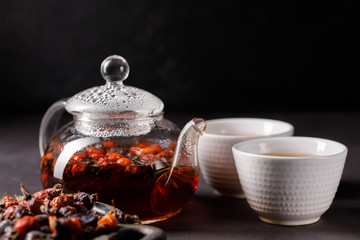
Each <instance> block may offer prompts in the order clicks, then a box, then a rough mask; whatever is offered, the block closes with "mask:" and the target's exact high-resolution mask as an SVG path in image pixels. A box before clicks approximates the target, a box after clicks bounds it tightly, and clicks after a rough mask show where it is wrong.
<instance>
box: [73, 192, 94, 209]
mask: <svg viewBox="0 0 360 240" xmlns="http://www.w3.org/2000/svg"><path fill="white" fill-rule="evenodd" d="M74 200H75V201H78V202H81V203H82V204H83V205H84V206H85V207H86V208H88V209H89V208H91V205H92V203H93V197H92V196H91V195H90V194H89V193H86V192H79V193H77V194H75V195H74Z"/></svg>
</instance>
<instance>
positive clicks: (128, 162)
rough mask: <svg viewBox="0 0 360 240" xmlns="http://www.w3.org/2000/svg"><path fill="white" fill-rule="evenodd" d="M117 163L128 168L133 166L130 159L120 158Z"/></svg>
mask: <svg viewBox="0 0 360 240" xmlns="http://www.w3.org/2000/svg"><path fill="white" fill-rule="evenodd" d="M116 163H118V164H121V165H125V166H128V165H131V164H132V161H131V160H130V159H128V158H120V159H119V160H117V161H116Z"/></svg>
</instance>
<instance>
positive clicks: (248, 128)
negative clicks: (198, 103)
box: [198, 118, 294, 198]
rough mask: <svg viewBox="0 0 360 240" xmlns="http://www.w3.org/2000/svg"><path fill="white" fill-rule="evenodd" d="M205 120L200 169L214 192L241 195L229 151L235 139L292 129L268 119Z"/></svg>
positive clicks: (273, 133)
mask: <svg viewBox="0 0 360 240" xmlns="http://www.w3.org/2000/svg"><path fill="white" fill-rule="evenodd" d="M206 122H207V127H206V131H205V133H204V134H203V135H202V136H201V137H200V139H199V145H198V155H199V164H200V171H201V173H202V175H203V177H204V179H205V181H206V182H207V183H208V184H209V185H210V186H211V187H212V188H213V189H214V192H215V193H216V194H218V195H221V196H227V197H235V198H244V193H243V191H242V188H241V185H240V181H239V177H238V174H237V172H236V167H235V162H234V158H233V154H232V151H231V148H232V146H233V145H234V144H235V143H238V142H241V141H245V140H249V139H255V138H260V137H270V136H291V135H293V133H294V127H293V126H292V125H291V124H289V123H286V122H282V121H278V120H272V119H262V118H224V119H214V120H208V121H206Z"/></svg>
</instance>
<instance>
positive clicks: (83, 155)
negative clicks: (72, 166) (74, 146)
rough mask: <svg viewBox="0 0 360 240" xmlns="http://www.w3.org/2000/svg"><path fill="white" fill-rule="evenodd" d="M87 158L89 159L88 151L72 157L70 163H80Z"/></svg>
mask: <svg viewBox="0 0 360 240" xmlns="http://www.w3.org/2000/svg"><path fill="white" fill-rule="evenodd" d="M86 159H87V155H86V153H77V154H74V155H73V156H72V157H71V158H70V160H69V163H80V162H83V161H85V160H86Z"/></svg>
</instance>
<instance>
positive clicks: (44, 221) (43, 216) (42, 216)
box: [35, 213, 49, 226]
mask: <svg viewBox="0 0 360 240" xmlns="http://www.w3.org/2000/svg"><path fill="white" fill-rule="evenodd" d="M35 217H36V218H37V219H38V220H39V224H40V226H42V225H49V217H48V215H47V214H45V213H42V214H37V215H35Z"/></svg>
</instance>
